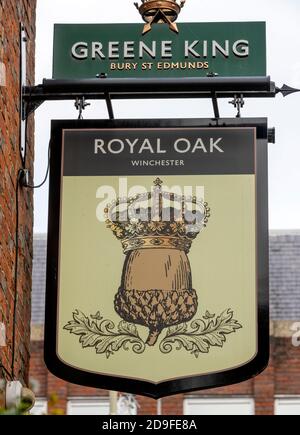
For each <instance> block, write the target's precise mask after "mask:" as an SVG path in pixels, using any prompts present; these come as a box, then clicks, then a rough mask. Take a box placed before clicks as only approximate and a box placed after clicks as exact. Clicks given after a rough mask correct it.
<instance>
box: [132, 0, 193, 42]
mask: <svg viewBox="0 0 300 435" xmlns="http://www.w3.org/2000/svg"><path fill="white" fill-rule="evenodd" d="M185 2H186V0H181V1H178V2H177V0H142V4H141V5H140V6H139V4H138V3H134V5H135V6H136V8H137V9H138V11H139V13H140V14H141V16H142V18H143V20H144V21H145V22H146V24H145V26H144V30H143V34H145V33H147V32H149V31H150V30H151V26H152V24H154V23H166V24H168V25H169V28H170V29H171V30H173V32H176V33H178V28H177V25H176V23H175V21H176V20H177V17H178V15H179V13H180V11H181V9H182V8H183V6H184V4H185Z"/></svg>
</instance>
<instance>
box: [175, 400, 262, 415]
mask: <svg viewBox="0 0 300 435" xmlns="http://www.w3.org/2000/svg"><path fill="white" fill-rule="evenodd" d="M191 404H193V405H194V406H197V405H199V406H200V408H201V405H206V406H207V405H210V406H212V407H216V406H218V405H225V406H226V405H231V406H232V407H234V405H242V404H245V405H248V406H249V412H247V413H246V414H245V413H243V414H239V415H254V414H255V400H254V398H253V397H248V396H244V397H230V398H229V397H222V396H221V397H216V396H215V397H186V398H185V399H184V401H183V413H184V415H207V414H205V413H201V414H191V413H189V412H190V411H189V406H190V405H191ZM214 415H238V414H236V413H232V412H230V413H228V412H226V413H224V412H223V413H222V414H220V413H218V412H216V414H214Z"/></svg>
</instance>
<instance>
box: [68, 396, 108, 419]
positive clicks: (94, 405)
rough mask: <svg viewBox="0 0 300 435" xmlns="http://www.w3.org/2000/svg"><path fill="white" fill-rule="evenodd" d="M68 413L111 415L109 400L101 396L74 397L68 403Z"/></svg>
mask: <svg viewBox="0 0 300 435" xmlns="http://www.w3.org/2000/svg"><path fill="white" fill-rule="evenodd" d="M67 414H68V415H109V400H108V399H106V398H105V399H101V398H98V397H97V398H90V397H85V398H72V399H69V401H68V405H67Z"/></svg>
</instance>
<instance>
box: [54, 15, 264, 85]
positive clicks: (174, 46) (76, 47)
mask: <svg viewBox="0 0 300 435" xmlns="http://www.w3.org/2000/svg"><path fill="white" fill-rule="evenodd" d="M265 27H266V26H265V23H264V22H233V23H180V24H178V31H179V33H174V32H170V30H169V27H168V26H165V25H159V24H155V25H153V26H152V30H151V32H149V33H147V34H145V35H143V34H142V26H141V24H56V25H55V27H54V46H53V78H54V79H87V78H95V77H97V76H100V77H103V76H105V75H107V77H109V78H126V77H127V78H130V77H131V78H136V77H139V78H141V77H143V78H147V77H159V78H163V77H165V78H166V77H206V76H207V75H208V74H212V73H214V74H218V75H219V76H226V77H231V76H239V77H241V76H265V75H266V28H265Z"/></svg>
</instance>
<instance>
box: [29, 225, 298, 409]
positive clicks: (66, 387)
mask: <svg viewBox="0 0 300 435" xmlns="http://www.w3.org/2000/svg"><path fill="white" fill-rule="evenodd" d="M45 265H46V237H45V235H39V236H36V237H35V241H34V268H33V305H32V319H33V324H32V342H31V352H32V357H31V368H30V376H31V378H33V379H34V380H35V382H34V383H35V385H36V387H37V391H36V394H37V397H38V399H39V401H38V402H39V403H40V404H43V410H44V411H45V412H46V410H47V411H48V412H49V413H50V414H53V413H69V414H76V413H84V412H86V413H88V412H90V413H93V412H94V413H98V414H100V413H108V412H109V400H108V392H107V391H105V390H99V389H93V388H87V387H81V386H77V385H73V384H70V383H67V382H64V381H62V380H60V379H57V378H56V377H55V376H53V375H52V374H50V373H49V372H48V370H47V369H46V367H45V365H44V362H43V344H44V343H43V323H44V295H45V270H46V266H45ZM270 290H271V292H270V296H271V300H270V302H271V324H270V329H271V340H270V363H269V366H268V368H267V369H266V370H265V371H264V372H263V373H262V374H260V375H259V376H257V377H256V378H254V379H251V380H249V381H246V382H242V383H240V384H236V385H232V386H228V387H222V388H216V389H211V390H203V391H200V392H196V393H193V394H185V395H184V394H181V395H176V396H172V397H167V398H164V399H162V400H161V401H155V400H152V399H149V398H145V397H141V396H138V397H137V398H136V399H137V402H138V414H144V415H155V414H157V413H161V414H163V415H182V414H189V413H191V414H198V413H199V414H201V413H203V414H205V413H214V414H218V413H222V412H224V413H241V414H254V413H255V414H257V415H259V414H263V415H266V414H267V415H272V414H275V413H277V414H278V413H288V412H289V413H295V412H297V413H299V414H300V347H297V346H296V345H297V344H298V341H297V340H296V339H295V340H294V344H293V342H292V336H293V334H294V333H295V331H296V329H297V327H298V326H299V330H300V323H299V324H298V326H297V325H296V323H295V322H297V321H298V322H300V232H289V233H287V232H285V233H282V234H280V233H274V232H273V233H271V237H270ZM291 328H294V331H293V330H292V329H291ZM294 337H296V336H294ZM299 345H300V338H299Z"/></svg>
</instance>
